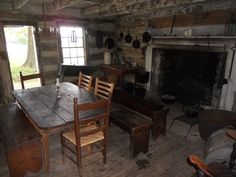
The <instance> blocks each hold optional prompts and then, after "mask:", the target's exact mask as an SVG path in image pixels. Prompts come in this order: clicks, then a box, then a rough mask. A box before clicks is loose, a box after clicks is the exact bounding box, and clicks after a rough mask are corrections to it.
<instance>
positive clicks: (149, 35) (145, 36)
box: [143, 31, 152, 43]
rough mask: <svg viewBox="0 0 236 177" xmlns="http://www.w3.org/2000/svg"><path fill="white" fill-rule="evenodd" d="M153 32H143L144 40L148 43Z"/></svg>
mask: <svg viewBox="0 0 236 177" xmlns="http://www.w3.org/2000/svg"><path fill="white" fill-rule="evenodd" d="M151 38H152V37H151V34H150V33H149V32H147V31H146V32H144V33H143V42H146V43H148V42H150V41H151Z"/></svg>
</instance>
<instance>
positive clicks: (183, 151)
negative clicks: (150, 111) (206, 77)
mask: <svg viewBox="0 0 236 177" xmlns="http://www.w3.org/2000/svg"><path fill="white" fill-rule="evenodd" d="M50 142H51V143H50V173H49V174H44V173H43V172H39V173H37V174H32V173H28V174H27V175H26V176H27V177H75V176H78V172H77V166H76V165H75V164H73V163H72V162H71V161H70V160H69V159H66V160H65V162H64V164H63V162H62V160H61V149H60V148H61V146H60V139H59V136H58V135H54V136H51V137H50ZM129 143H130V138H129V134H127V133H125V132H124V131H123V130H121V129H120V128H118V127H116V126H115V125H114V124H111V126H110V128H109V141H108V154H107V165H106V166H104V165H103V162H102V158H101V156H100V155H99V154H94V155H93V156H90V157H88V158H87V159H85V160H84V161H83V162H84V176H85V177H126V176H127V177H147V176H148V177H157V176H158V177H187V176H191V174H192V173H193V171H194V170H193V168H192V167H190V166H189V165H188V164H187V163H186V158H187V156H188V155H190V154H196V155H198V156H200V157H201V156H202V155H203V149H204V142H203V141H202V140H200V141H198V142H191V141H189V140H187V139H185V138H183V137H181V136H179V135H176V134H174V133H173V132H171V131H167V135H166V136H164V137H159V138H158V139H157V140H156V141H152V140H151V141H150V145H149V153H147V154H143V153H141V154H139V155H138V156H137V157H136V158H135V159H132V160H131V159H129ZM97 159H99V160H97ZM0 176H3V177H9V176H10V175H9V171H8V169H7V165H6V160H5V157H4V153H3V148H2V146H1V148H0Z"/></svg>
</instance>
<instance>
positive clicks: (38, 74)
mask: <svg viewBox="0 0 236 177" xmlns="http://www.w3.org/2000/svg"><path fill="white" fill-rule="evenodd" d="M38 78H39V79H40V84H41V85H44V84H43V79H42V74H41V73H37V74H31V75H25V76H23V74H22V72H21V71H20V82H21V87H22V89H25V84H24V81H27V80H31V79H38Z"/></svg>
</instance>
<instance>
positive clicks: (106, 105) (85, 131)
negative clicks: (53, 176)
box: [61, 98, 110, 177]
mask: <svg viewBox="0 0 236 177" xmlns="http://www.w3.org/2000/svg"><path fill="white" fill-rule="evenodd" d="M77 101H78V100H77V98H74V130H73V131H69V132H65V133H62V134H61V144H62V157H63V161H64V156H67V157H68V158H69V159H71V160H72V161H73V162H75V163H77V166H78V170H79V176H80V177H82V176H83V172H82V166H83V165H82V158H83V157H85V156H88V155H90V154H93V153H96V152H102V154H103V163H104V164H106V151H107V128H108V119H109V110H110V99H102V100H99V101H96V102H92V103H85V104H79V105H78V102H77ZM98 110H100V111H98ZM101 110H103V111H101ZM81 111H82V112H83V114H85V113H86V111H87V113H89V114H91V111H92V112H93V111H98V112H99V113H95V112H93V113H92V117H90V116H89V117H88V118H86V119H80V117H79V112H81ZM89 121H94V122H95V121H98V122H99V124H92V125H90V126H83V125H86V124H87V123H88V122H89ZM71 145H72V147H73V146H74V147H75V150H73V148H71ZM87 146H92V150H91V151H89V152H88V151H86V148H87ZM65 150H67V151H65ZM71 152H72V154H75V155H76V159H75V158H72V157H71V155H72V154H71Z"/></svg>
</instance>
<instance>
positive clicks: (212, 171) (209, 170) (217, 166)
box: [188, 155, 235, 177]
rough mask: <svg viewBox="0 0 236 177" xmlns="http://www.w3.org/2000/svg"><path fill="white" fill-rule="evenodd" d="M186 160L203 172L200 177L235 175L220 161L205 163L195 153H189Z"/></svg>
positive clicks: (231, 176)
mask: <svg viewBox="0 0 236 177" xmlns="http://www.w3.org/2000/svg"><path fill="white" fill-rule="evenodd" d="M188 162H189V163H190V164H191V165H193V166H194V167H195V168H196V169H197V171H198V172H199V171H201V172H202V173H203V175H201V176H202V177H203V176H204V177H235V174H234V173H233V172H232V171H231V169H230V168H229V167H228V166H226V165H225V164H222V163H210V164H209V165H207V164H205V163H204V162H202V161H201V160H200V159H199V158H198V157H197V156H195V155H190V156H189V157H188ZM195 176H196V175H195ZM198 176H199V175H198Z"/></svg>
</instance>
